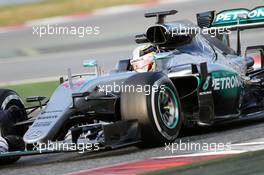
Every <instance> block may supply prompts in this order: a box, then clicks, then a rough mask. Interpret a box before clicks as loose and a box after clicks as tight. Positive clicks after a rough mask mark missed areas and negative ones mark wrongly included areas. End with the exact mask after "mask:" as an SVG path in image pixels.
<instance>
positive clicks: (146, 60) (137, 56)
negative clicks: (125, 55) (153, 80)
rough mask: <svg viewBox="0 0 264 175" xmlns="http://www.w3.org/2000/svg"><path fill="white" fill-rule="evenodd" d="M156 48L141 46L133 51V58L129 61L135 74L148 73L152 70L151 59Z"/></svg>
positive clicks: (152, 63)
mask: <svg viewBox="0 0 264 175" xmlns="http://www.w3.org/2000/svg"><path fill="white" fill-rule="evenodd" d="M155 54H156V48H155V47H154V46H152V45H142V46H139V47H137V48H135V49H134V51H133V58H132V59H131V60H130V63H131V65H132V66H133V69H134V70H135V71H137V72H148V71H153V70H154V66H155V65H154V62H153V58H154V55H155Z"/></svg>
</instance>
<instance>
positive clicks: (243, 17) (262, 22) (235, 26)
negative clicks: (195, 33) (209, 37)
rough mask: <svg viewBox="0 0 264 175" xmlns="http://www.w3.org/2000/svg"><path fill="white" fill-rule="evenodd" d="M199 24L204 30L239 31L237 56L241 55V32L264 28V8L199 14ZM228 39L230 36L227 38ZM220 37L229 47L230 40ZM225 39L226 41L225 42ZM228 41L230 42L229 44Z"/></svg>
mask: <svg viewBox="0 0 264 175" xmlns="http://www.w3.org/2000/svg"><path fill="white" fill-rule="evenodd" d="M196 17H197V24H198V26H199V27H201V28H202V29H204V30H210V31H212V30H219V31H220V29H221V30H223V29H224V30H228V31H237V55H241V41H240V31H242V30H248V29H256V28H264V6H260V7H256V8H254V9H252V10H248V9H244V8H239V9H230V10H224V11H221V12H219V13H216V12H215V11H207V12H203V13H198V14H197V15H196ZM226 37H228V36H226ZM226 37H223V36H221V35H220V37H219V38H220V39H221V40H222V41H223V42H225V44H226V45H229V39H226ZM223 39H224V40H223ZM227 41H228V42H227Z"/></svg>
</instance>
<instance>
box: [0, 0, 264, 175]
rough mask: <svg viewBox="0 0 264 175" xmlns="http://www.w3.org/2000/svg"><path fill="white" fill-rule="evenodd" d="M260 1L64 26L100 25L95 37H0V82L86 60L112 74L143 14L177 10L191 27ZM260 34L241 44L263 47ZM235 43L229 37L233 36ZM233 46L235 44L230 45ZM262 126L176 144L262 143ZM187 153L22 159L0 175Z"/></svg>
mask: <svg viewBox="0 0 264 175" xmlns="http://www.w3.org/2000/svg"><path fill="white" fill-rule="evenodd" d="M263 3H264V2H263V0H255V1H247V0H243V1H242V0H241V1H238V0H232V1H231V0H230V1H217V0H187V1H182V0H180V1H178V2H174V3H171V4H163V5H160V6H158V7H150V8H146V9H144V10H137V11H133V12H127V13H122V15H120V14H113V15H110V14H108V15H99V16H93V17H87V19H80V20H78V21H74V22H71V23H66V24H65V25H74V26H87V25H90V26H100V29H101V34H100V35H99V36H90V37H86V38H81V39H80V38H78V37H66V36H60V37H58V36H57V37H54V36H51V37H44V38H39V37H36V36H34V35H32V29H31V28H26V29H20V30H17V31H12V32H8V33H2V34H0V48H1V53H0V58H1V59H0V74H1V77H0V82H2V83H3V82H4V83H6V82H16V81H24V80H29V79H41V78H45V77H57V76H60V75H64V74H66V69H67V68H68V67H71V68H72V69H73V72H83V71H85V69H83V68H81V63H82V61H83V60H84V59H87V58H93V59H97V60H98V61H99V63H100V64H101V65H102V67H103V68H104V69H105V70H106V71H108V70H111V69H112V68H113V67H114V65H115V63H116V61H117V60H118V59H120V58H127V57H129V56H130V55H131V51H132V49H133V47H135V46H136V45H135V44H134V40H133V36H134V35H135V34H138V33H142V32H144V29H145V28H146V27H147V26H149V25H150V24H152V23H153V21H154V19H147V20H146V19H144V18H143V14H144V13H145V12H146V11H155V10H165V9H166V10H168V9H172V8H173V9H177V10H178V11H179V13H178V14H177V15H176V16H173V17H169V18H168V20H170V19H184V18H185V19H190V20H192V21H194V22H195V14H196V13H197V12H202V11H206V10H212V9H214V10H221V9H226V8H237V7H245V8H249V9H250V8H254V7H255V6H258V5H263ZM261 37H262V38H263V31H261V30H256V31H254V32H247V35H243V43H244V44H247V45H251V44H263V43H261V42H263V41H260V38H261ZM232 38H233V37H232ZM233 42H234V41H233ZM263 133H264V121H256V122H249V123H232V124H228V125H224V126H218V127H211V128H203V129H202V128H199V129H191V130H185V132H183V134H182V135H181V137H180V138H179V139H177V140H176V142H179V141H180V140H181V142H189V141H192V142H196V143H213V142H216V143H220V142H221V143H228V142H232V143H240V142H245V141H250V140H252V139H258V138H262V137H263ZM183 153H186V152H184V151H177V152H174V153H173V154H172V153H171V152H170V151H166V150H165V149H164V147H159V148H152V149H144V150H141V149H138V148H136V147H134V146H131V147H127V148H123V149H118V150H113V151H107V152H97V153H84V154H79V153H67V154H64V153H62V154H61V153H60V154H49V155H38V156H28V157H23V158H22V159H21V160H20V161H19V162H17V163H16V164H14V165H9V166H3V167H0V174H10V175H11V174H20V175H23V174H25V175H30V174H32V175H33V174H34V175H35V174H39V175H46V174H64V173H69V172H74V171H78V170H83V169H88V168H96V167H100V166H105V165H111V164H115V163H120V162H127V161H135V160H142V159H144V158H149V157H156V156H170V155H176V154H177V155H179V154H183Z"/></svg>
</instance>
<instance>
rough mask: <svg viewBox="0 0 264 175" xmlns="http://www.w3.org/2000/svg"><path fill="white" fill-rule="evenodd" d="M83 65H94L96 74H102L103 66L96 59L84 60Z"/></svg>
mask: <svg viewBox="0 0 264 175" xmlns="http://www.w3.org/2000/svg"><path fill="white" fill-rule="evenodd" d="M83 67H94V68H95V75H96V76H99V75H101V68H100V66H99V65H98V64H97V61H96V60H84V61H83Z"/></svg>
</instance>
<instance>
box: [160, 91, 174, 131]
mask: <svg viewBox="0 0 264 175" xmlns="http://www.w3.org/2000/svg"><path fill="white" fill-rule="evenodd" d="M158 108H159V112H160V116H161V119H162V121H163V123H164V124H165V126H166V127H168V128H170V129H174V128H175V127H177V124H178V121H179V106H178V101H177V98H176V95H175V94H174V92H173V91H172V90H171V89H170V88H169V87H164V90H163V91H160V92H159V96H158Z"/></svg>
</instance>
